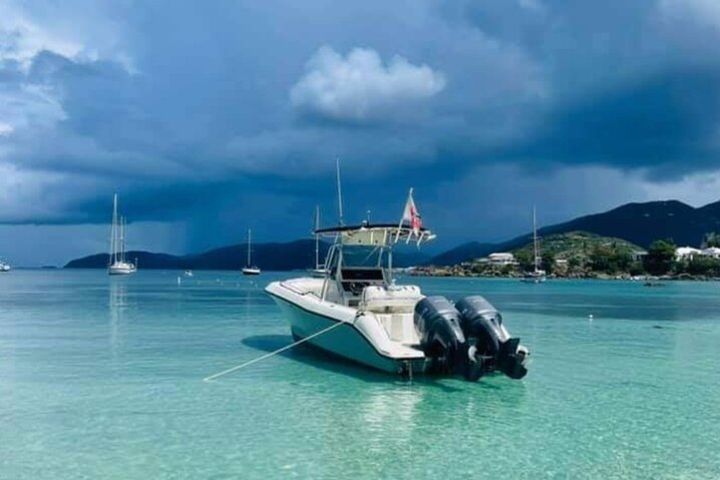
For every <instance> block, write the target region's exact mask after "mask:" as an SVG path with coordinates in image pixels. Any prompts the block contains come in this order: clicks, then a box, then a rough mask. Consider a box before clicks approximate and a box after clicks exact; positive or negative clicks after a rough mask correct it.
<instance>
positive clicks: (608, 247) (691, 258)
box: [408, 231, 720, 282]
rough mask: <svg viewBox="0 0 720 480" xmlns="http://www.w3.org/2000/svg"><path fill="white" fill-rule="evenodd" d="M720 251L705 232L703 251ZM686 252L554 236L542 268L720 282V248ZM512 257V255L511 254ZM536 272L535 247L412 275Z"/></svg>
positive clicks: (578, 235)
mask: <svg viewBox="0 0 720 480" xmlns="http://www.w3.org/2000/svg"><path fill="white" fill-rule="evenodd" d="M718 247H720V235H716V234H715V233H710V234H706V236H705V240H704V241H703V248H708V249H710V251H714V250H715V249H718ZM691 250H694V251H693V252H691V254H682V255H680V254H679V252H682V251H683V248H678V246H677V245H676V244H675V243H674V242H673V241H672V240H670V239H665V240H656V241H654V242H652V243H651V244H650V247H649V248H648V249H647V251H646V250H644V249H642V248H641V247H639V246H637V245H634V244H632V243H630V242H627V241H625V240H622V239H619V238H612V237H603V236H599V235H595V234H592V233H587V232H580V231H577V232H569V233H563V234H557V235H550V236H548V237H546V238H545V239H543V243H542V254H541V258H540V267H541V268H542V269H543V270H545V271H546V272H547V276H548V278H557V279H597V280H636V281H645V282H656V281H660V280H695V281H711V280H720V249H718V251H717V256H711V255H707V254H703V253H702V251H701V250H699V249H697V250H695V249H691ZM508 254H510V255H508ZM532 269H533V254H532V243H530V244H527V245H525V246H523V247H521V248H518V249H515V250H512V251H510V252H498V253H495V254H490V255H489V256H488V257H485V258H478V259H473V260H470V261H466V262H462V263H459V264H456V265H449V266H435V265H427V266H418V267H415V268H413V269H412V270H410V271H409V272H408V273H409V274H410V275H414V276H434V277H485V278H492V277H495V278H517V279H520V278H522V277H523V276H524V275H525V272H529V271H531V270H532Z"/></svg>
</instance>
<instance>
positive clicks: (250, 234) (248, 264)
mask: <svg viewBox="0 0 720 480" xmlns="http://www.w3.org/2000/svg"><path fill="white" fill-rule="evenodd" d="M251 243H252V231H251V230H250V229H249V228H248V252H247V253H248V254H247V266H248V267H250V266H252V263H250V244H251Z"/></svg>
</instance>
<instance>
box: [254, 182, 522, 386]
mask: <svg viewBox="0 0 720 480" xmlns="http://www.w3.org/2000/svg"><path fill="white" fill-rule="evenodd" d="M409 201H412V193H411V196H410V198H409ZM411 210H414V213H412V212H411V214H410V224H406V223H405V222H404V221H403V222H401V223H400V224H399V225H397V224H374V225H373V224H370V223H368V222H365V223H363V224H361V225H356V226H342V225H340V226H337V227H333V228H324V229H320V230H318V231H317V232H316V233H318V234H319V235H322V236H327V237H329V238H333V239H334V243H333V244H332V246H331V247H330V249H329V251H328V255H327V258H326V262H325V265H326V267H327V269H326V273H325V275H324V276H323V278H313V277H301V278H293V279H289V280H281V281H275V282H272V283H270V284H269V285H268V286H267V287H266V288H265V291H266V292H267V293H268V294H269V295H270V296H271V297H272V298H273V299H274V300H275V301H276V303H277V304H278V305H279V306H280V308H281V309H282V311H283V312H284V315H285V317H286V318H287V320H288V322H289V324H290V331H291V333H292V336H293V337H294V339H295V340H296V341H298V342H300V341H307V343H309V344H310V345H311V346H314V347H317V348H319V349H321V350H323V351H325V352H328V353H331V354H333V355H335V356H339V357H343V358H345V359H348V360H351V361H354V362H356V363H359V364H362V365H365V366H368V367H372V368H375V369H377V370H381V371H384V372H388V373H392V374H400V375H404V376H410V377H412V375H413V373H421V372H422V373H438V374H457V375H462V376H464V377H465V378H467V379H469V380H477V379H478V378H480V377H482V376H483V375H485V374H487V373H490V372H495V371H499V372H502V373H505V374H506V375H508V376H509V377H511V378H522V377H523V376H525V374H526V373H527V369H526V361H527V359H528V355H529V351H528V349H527V348H526V347H524V346H522V345H520V343H519V339H517V338H512V337H511V336H510V334H509V333H508V331H507V330H506V328H505V325H504V323H503V319H502V316H501V314H500V313H499V312H498V311H497V310H496V309H495V308H494V307H493V306H492V305H491V304H490V303H489V302H488V301H487V300H486V299H484V298H483V297H481V296H469V297H466V298H462V299H460V300H458V301H457V302H454V303H453V302H452V301H450V300H448V299H447V298H445V297H442V296H425V295H424V294H423V293H422V292H421V290H420V288H419V287H418V286H415V285H402V284H398V283H396V281H395V279H394V278H393V269H392V254H393V248H394V247H395V246H396V245H397V244H401V243H409V242H410V241H412V242H414V243H416V244H417V245H418V246H420V245H421V244H424V243H426V242H427V241H430V240H432V239H434V238H435V235H433V234H432V233H431V232H430V231H429V230H427V229H425V228H423V227H422V226H421V224H420V221H419V215H417V214H416V212H417V211H416V210H415V209H414V202H413V205H412V209H411ZM407 211H408V208H407V207H406V212H407ZM405 217H406V215H405V214H404V215H403V219H405Z"/></svg>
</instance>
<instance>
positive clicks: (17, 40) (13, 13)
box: [0, 0, 720, 265]
mask: <svg viewBox="0 0 720 480" xmlns="http://www.w3.org/2000/svg"><path fill="white" fill-rule="evenodd" d="M719 44H720V3H718V2H717V1H715V0H635V1H628V0H622V1H620V0H609V1H605V2H584V1H583V2H578V1H567V0H566V1H550V0H479V1H474V2H472V1H462V0H458V1H447V2H446V1H440V0H412V1H392V2H388V1H381V2H378V1H374V0H363V1H362V2H352V1H342V2H338V1H330V0H325V1H320V0H304V1H302V2H298V1H296V0H287V1H275V0H263V1H254V2H245V1H232V2H230V1H217V2H178V1H163V0H159V1H153V2H134V1H130V0H127V1H126V0H121V1H112V2H111V1H108V2H101V1H74V0H66V1H63V2H57V1H52V2H33V1H12V0H11V1H6V0H0V257H6V258H8V259H9V260H11V261H12V262H13V263H15V264H23V265H38V264H43V263H53V264H60V263H63V262H65V261H66V260H68V259H70V258H72V257H74V256H78V255H84V254H87V253H92V252H96V251H101V250H104V249H105V248H106V246H105V244H106V239H107V234H108V232H107V230H108V227H107V223H108V220H109V216H110V207H111V201H112V193H113V192H114V191H117V192H119V194H120V195H121V203H122V209H123V210H124V212H125V213H126V215H127V216H128V217H129V220H130V221H131V222H132V223H131V225H130V227H129V237H130V238H129V243H130V247H132V248H143V249H150V250H156V251H170V252H177V253H182V252H190V251H196V250H201V249H204V248H209V247H213V246H219V245H223V244H228V243H234V242H239V241H242V239H243V236H244V232H245V229H246V228H247V227H252V228H253V229H254V231H255V232H256V237H257V238H258V240H259V241H262V240H280V239H293V238H298V237H301V236H306V235H307V234H308V232H309V229H310V226H311V222H312V211H313V208H314V205H315V204H319V205H320V206H321V208H322V212H323V215H324V217H325V218H326V219H327V222H328V223H332V222H334V221H335V218H336V208H335V203H334V202H335V200H334V163H335V158H336V157H340V158H341V161H342V167H343V180H344V184H343V188H344V196H345V201H346V209H347V216H348V217H349V218H351V219H353V218H354V219H360V218H362V217H364V216H365V214H366V213H365V212H366V211H367V210H370V212H371V216H372V218H374V219H377V220H395V219H397V218H398V217H399V216H400V214H401V212H402V207H403V203H404V201H405V195H406V192H407V189H408V188H409V187H411V186H413V187H414V188H415V192H416V201H417V203H418V206H419V208H420V210H421V213H423V216H424V219H425V221H426V223H428V224H429V225H430V226H431V227H433V228H434V229H435V230H436V231H437V233H438V236H439V237H438V238H439V241H438V244H437V245H436V247H435V248H438V249H439V248H443V247H450V246H454V245H455V244H457V243H459V242H461V241H466V240H481V241H494V240H502V239H505V238H507V237H509V236H512V235H516V234H520V233H524V232H525V231H527V229H528V227H529V223H530V211H531V206H532V205H533V204H536V205H537V208H538V212H539V218H540V220H541V223H543V224H549V223H554V222H558V221H563V220H567V219H569V218H571V217H573V216H576V215H579V214H585V213H593V212H596V211H599V210H605V209H609V208H612V207H614V206H616V205H618V204H620V203H624V202H628V201H645V200H655V199H667V198H677V199H680V200H683V201H685V202H687V203H690V204H692V205H701V204H703V203H707V202H711V201H715V200H718V199H720V189H719V188H718V187H720V162H718V159H719V158H720V156H719V155H720V55H718V47H717V46H718V45H719Z"/></svg>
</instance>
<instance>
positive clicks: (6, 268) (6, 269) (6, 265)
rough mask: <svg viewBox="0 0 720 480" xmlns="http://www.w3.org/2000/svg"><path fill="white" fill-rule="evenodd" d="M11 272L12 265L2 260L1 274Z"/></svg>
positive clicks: (0, 261) (0, 262) (0, 264)
mask: <svg viewBox="0 0 720 480" xmlns="http://www.w3.org/2000/svg"><path fill="white" fill-rule="evenodd" d="M10 270H11V268H10V264H9V263H7V262H3V261H2V260H0V273H7V272H9V271H10Z"/></svg>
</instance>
